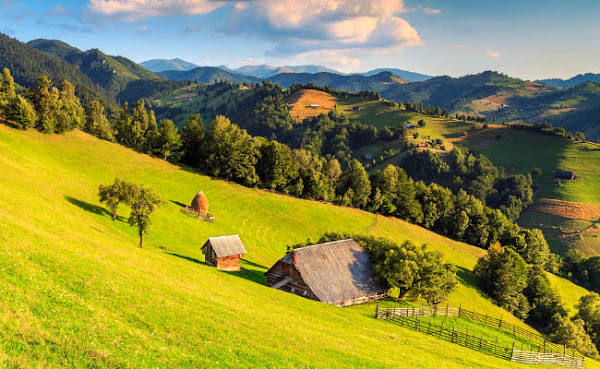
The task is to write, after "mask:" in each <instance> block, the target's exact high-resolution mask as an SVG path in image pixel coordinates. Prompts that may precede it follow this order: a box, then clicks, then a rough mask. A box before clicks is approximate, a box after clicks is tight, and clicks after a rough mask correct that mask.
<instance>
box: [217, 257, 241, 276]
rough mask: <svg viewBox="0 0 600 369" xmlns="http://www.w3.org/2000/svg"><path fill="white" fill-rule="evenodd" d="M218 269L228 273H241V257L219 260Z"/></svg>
mask: <svg viewBox="0 0 600 369" xmlns="http://www.w3.org/2000/svg"><path fill="white" fill-rule="evenodd" d="M217 269H220V270H225V271H227V272H239V271H240V269H241V258H240V255H234V256H227V257H223V258H217Z"/></svg>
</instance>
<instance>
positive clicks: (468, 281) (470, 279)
mask: <svg viewBox="0 0 600 369" xmlns="http://www.w3.org/2000/svg"><path fill="white" fill-rule="evenodd" d="M456 269H457V271H456V279H458V281H459V282H460V283H461V284H463V285H465V286H467V287H471V288H473V289H474V290H475V291H477V293H479V295H480V296H482V297H484V298H486V299H489V298H490V297H489V296H488V295H487V294H486V293H485V292H483V291H482V290H481V287H480V285H479V281H478V280H477V277H476V276H475V274H473V272H472V271H470V270H469V269H466V268H463V267H457V268H456Z"/></svg>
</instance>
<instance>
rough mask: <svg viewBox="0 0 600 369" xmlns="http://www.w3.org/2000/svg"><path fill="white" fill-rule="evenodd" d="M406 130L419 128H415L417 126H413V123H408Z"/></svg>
mask: <svg viewBox="0 0 600 369" xmlns="http://www.w3.org/2000/svg"><path fill="white" fill-rule="evenodd" d="M406 128H407V129H409V128H417V126H415V125H414V124H412V123H406Z"/></svg>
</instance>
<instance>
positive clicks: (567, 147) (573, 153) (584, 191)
mask: <svg viewBox="0 0 600 369" xmlns="http://www.w3.org/2000/svg"><path fill="white" fill-rule="evenodd" d="M459 143H460V144H463V145H465V146H467V147H469V148H470V149H471V150H473V151H475V152H477V153H483V154H484V155H486V156H487V157H489V158H490V159H491V160H492V161H493V162H494V163H495V164H496V165H501V166H504V167H505V168H507V169H508V170H510V171H511V172H513V173H530V172H531V170H532V169H533V168H539V169H541V170H542V175H541V176H539V177H534V178H533V180H534V184H535V185H537V186H539V189H538V191H537V192H536V193H535V200H536V202H539V201H540V200H542V199H556V200H562V201H568V202H571V203H572V204H571V205H572V208H571V209H569V210H567V211H566V214H574V213H576V212H578V211H580V210H578V209H581V208H589V209H595V208H596V206H594V205H600V147H599V146H596V145H592V144H588V143H581V142H575V141H567V140H563V139H560V138H557V137H553V136H547V135H542V134H539V133H536V132H530V131H522V130H514V129H509V128H508V127H502V126H494V127H493V128H490V129H486V130H477V131H474V132H473V133H472V134H469V136H467V137H466V138H465V139H463V140H460V141H459ZM558 169H562V170H569V171H573V172H575V174H576V176H577V179H576V180H556V179H555V178H554V173H555V172H556V170H558ZM562 204H563V207H564V204H565V203H562ZM566 205H567V206H568V205H569V203H566ZM564 214H565V210H562V214H561V213H555V214H551V213H548V212H547V211H546V212H540V209H539V208H538V207H536V206H535V205H534V206H533V207H532V208H531V209H528V210H527V211H525V212H524V213H523V214H522V215H521V218H520V219H519V223H520V224H521V225H523V226H525V227H529V228H540V229H541V230H542V231H543V232H544V235H545V236H546V238H547V239H548V242H549V243H550V246H551V248H552V249H553V251H555V252H558V253H561V254H562V253H564V252H565V251H566V250H567V249H568V248H569V247H574V248H576V249H578V250H580V251H583V252H585V253H586V254H588V255H600V237H598V236H599V235H600V234H599V233H598V232H595V231H593V228H595V224H597V223H598V222H599V221H600V217H596V216H595V212H590V211H586V212H585V214H586V216H585V217H584V218H581V216H579V219H572V218H573V216H572V215H569V216H567V217H564V216H563V215H564ZM590 230H592V231H591V232H590ZM584 231H585V232H584Z"/></svg>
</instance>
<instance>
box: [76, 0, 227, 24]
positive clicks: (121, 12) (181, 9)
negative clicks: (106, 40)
mask: <svg viewBox="0 0 600 369" xmlns="http://www.w3.org/2000/svg"><path fill="white" fill-rule="evenodd" d="M223 5H225V2H223V1H211V0H90V2H89V3H88V5H87V13H88V16H91V18H96V19H97V18H100V19H104V20H111V21H115V20H128V21H133V20H138V19H145V18H151V17H163V16H169V15H198V14H206V13H211V12H213V11H215V10H217V9H219V8H220V7H222V6H223Z"/></svg>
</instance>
